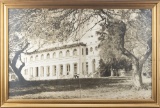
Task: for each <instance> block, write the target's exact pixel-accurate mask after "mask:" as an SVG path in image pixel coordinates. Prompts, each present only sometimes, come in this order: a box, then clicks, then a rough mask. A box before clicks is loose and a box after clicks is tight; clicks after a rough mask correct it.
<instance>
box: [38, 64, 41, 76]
mask: <svg viewBox="0 0 160 108" xmlns="http://www.w3.org/2000/svg"><path fill="white" fill-rule="evenodd" d="M38 77H41V67H40V66H39V67H38Z"/></svg>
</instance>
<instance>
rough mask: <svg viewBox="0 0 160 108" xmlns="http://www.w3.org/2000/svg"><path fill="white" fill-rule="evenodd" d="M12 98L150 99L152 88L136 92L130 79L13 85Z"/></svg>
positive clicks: (64, 80) (71, 80) (52, 81)
mask: <svg viewBox="0 0 160 108" xmlns="http://www.w3.org/2000/svg"><path fill="white" fill-rule="evenodd" d="M9 98H12V99H13V98H16V99H150V98H151V85H150V84H149V83H148V84H147V89H141V90H135V89H133V87H132V82H131V79H130V78H125V77H124V78H117V77H112V78H111V77H110V78H90V79H59V80H51V81H28V82H26V83H25V84H19V83H18V82H11V83H10V84H9Z"/></svg>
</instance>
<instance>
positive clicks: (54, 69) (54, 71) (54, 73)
mask: <svg viewBox="0 0 160 108" xmlns="http://www.w3.org/2000/svg"><path fill="white" fill-rule="evenodd" d="M53 76H56V66H53Z"/></svg>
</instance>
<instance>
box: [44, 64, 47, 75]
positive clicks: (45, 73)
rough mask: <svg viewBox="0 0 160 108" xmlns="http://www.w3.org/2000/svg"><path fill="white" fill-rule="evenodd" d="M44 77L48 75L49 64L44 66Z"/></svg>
mask: <svg viewBox="0 0 160 108" xmlns="http://www.w3.org/2000/svg"><path fill="white" fill-rule="evenodd" d="M44 77H47V66H44Z"/></svg>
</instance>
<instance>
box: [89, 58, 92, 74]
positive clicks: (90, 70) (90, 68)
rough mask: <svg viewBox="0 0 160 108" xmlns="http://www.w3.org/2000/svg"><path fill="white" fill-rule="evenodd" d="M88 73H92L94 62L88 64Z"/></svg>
mask: <svg viewBox="0 0 160 108" xmlns="http://www.w3.org/2000/svg"><path fill="white" fill-rule="evenodd" d="M88 68H89V69H88V73H89V74H90V73H92V61H89V62H88Z"/></svg>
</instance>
